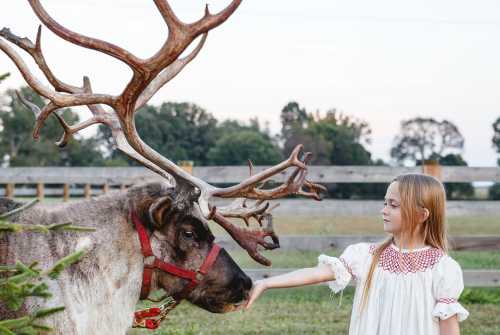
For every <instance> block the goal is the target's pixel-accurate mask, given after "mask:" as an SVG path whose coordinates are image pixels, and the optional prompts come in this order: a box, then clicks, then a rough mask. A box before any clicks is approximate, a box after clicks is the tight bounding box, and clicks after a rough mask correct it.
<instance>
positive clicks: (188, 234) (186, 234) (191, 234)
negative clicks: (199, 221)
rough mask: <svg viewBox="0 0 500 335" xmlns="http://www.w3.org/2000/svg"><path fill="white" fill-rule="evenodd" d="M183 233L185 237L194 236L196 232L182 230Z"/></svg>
mask: <svg viewBox="0 0 500 335" xmlns="http://www.w3.org/2000/svg"><path fill="white" fill-rule="evenodd" d="M182 235H184V237H185V238H193V236H194V234H193V232H192V231H188V230H184V231H183V232H182Z"/></svg>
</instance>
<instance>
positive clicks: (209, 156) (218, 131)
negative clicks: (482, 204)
mask: <svg viewBox="0 0 500 335" xmlns="http://www.w3.org/2000/svg"><path fill="white" fill-rule="evenodd" d="M6 76H7V75H0V81H1V80H2V79H5V78H6ZM19 91H20V93H21V94H22V95H23V96H25V97H26V98H28V100H30V101H32V102H33V103H35V104H37V105H39V106H42V105H44V104H45V101H44V100H43V99H42V98H41V97H40V96H38V95H37V94H36V93H34V92H33V91H32V90H31V89H30V88H28V87H22V88H20V89H19ZM60 113H62V115H63V116H64V118H65V119H66V120H68V122H69V123H75V122H78V121H79V116H78V114H77V113H76V112H75V111H73V110H71V109H69V108H68V109H64V110H63V111H61V112H60ZM280 119H281V131H280V133H279V134H277V135H272V134H271V133H270V131H269V128H268V127H267V126H266V125H262V124H261V123H260V122H259V120H258V119H257V118H254V119H250V120H248V122H246V123H244V122H241V121H237V120H224V121H220V120H217V119H216V118H215V117H214V116H213V115H212V114H211V113H209V112H207V111H206V110H205V109H204V108H202V107H201V106H198V105H196V104H193V103H174V102H165V103H162V104H161V105H159V106H153V105H146V106H144V107H143V108H142V109H141V110H140V111H138V112H137V114H136V117H135V122H136V128H137V130H138V132H139V134H140V136H141V137H142V138H143V140H144V141H145V142H146V143H148V144H149V145H150V146H151V147H152V148H154V149H155V150H157V151H158V152H159V153H161V154H162V155H164V156H165V157H168V158H169V159H171V160H172V161H174V162H179V161H185V160H189V161H192V162H193V163H194V165H195V166H210V165H245V164H247V160H248V159H249V158H250V159H251V160H252V162H253V163H254V164H255V165H272V164H276V163H278V162H279V161H281V160H282V159H284V158H285V157H287V156H288V155H289V154H290V152H291V150H292V149H293V148H294V147H295V145H297V144H298V143H303V144H304V146H305V148H306V150H307V151H312V152H313V153H314V156H313V158H312V161H311V165H386V164H388V162H384V161H382V160H381V159H373V158H372V154H371V153H370V151H369V150H368V149H367V145H368V144H370V141H371V128H370V125H369V124H368V123H367V122H366V121H363V120H359V119H357V118H354V117H352V116H349V115H347V114H345V113H342V112H339V111H338V110H336V109H331V110H327V111H326V112H323V113H319V112H318V111H316V112H310V111H308V110H307V109H306V108H305V107H303V106H301V105H300V104H299V103H298V102H293V101H292V102H289V103H287V104H286V105H285V106H284V107H283V108H282V110H281V113H280ZM33 125H34V115H33V113H32V112H31V111H30V110H28V109H27V108H26V107H24V106H23V105H22V104H21V103H20V102H19V100H18V99H17V97H16V95H15V92H14V91H13V90H7V91H5V92H4V93H3V94H1V95H0V160H1V163H2V166H12V167H14V166H127V165H135V164H136V163H135V162H134V161H132V160H130V159H128V157H126V156H124V155H123V154H121V153H120V152H119V151H117V150H114V143H113V142H112V137H111V136H110V131H109V129H108V128H107V127H105V126H99V127H98V129H97V134H96V135H95V136H93V137H90V138H85V137H82V136H76V137H75V138H73V139H72V140H71V141H70V142H69V143H68V145H67V146H66V147H65V148H62V149H61V148H59V147H57V146H56V145H54V142H56V141H57V140H58V139H59V137H60V136H61V134H62V130H61V128H60V125H59V123H58V122H57V120H56V119H55V118H49V120H47V122H46V124H45V126H44V127H43V129H42V131H41V136H40V140H39V141H38V142H35V141H34V140H33V139H32V137H31V133H32V130H33ZM492 127H493V137H492V145H493V146H494V147H495V148H496V150H497V152H498V153H500V117H499V118H498V119H497V120H496V122H495V123H494V124H493V125H492ZM464 143H465V139H464V137H463V136H462V134H461V133H460V131H459V129H458V128H457V127H456V125H454V124H453V123H452V122H450V121H447V120H443V121H438V120H435V119H433V118H422V117H416V118H412V119H408V120H404V121H402V122H401V128H400V131H399V133H398V134H397V135H396V136H395V138H394V140H393V144H392V146H391V148H390V155H391V158H392V159H393V161H394V162H396V163H398V164H405V165H421V164H422V163H423V162H427V161H433V162H438V163H439V164H441V165H467V162H466V161H465V160H464V159H463V157H462V153H463V148H464ZM498 163H499V165H500V159H499V161H498ZM385 187H386V185H385V184H332V185H328V188H329V191H330V193H331V194H334V196H335V197H338V198H355V197H358V196H362V197H365V198H366V197H371V196H373V197H374V198H379V197H380V196H381V195H383V194H384V191H385ZM446 189H447V193H448V197H449V198H452V199H456V198H468V197H471V196H472V195H473V193H474V192H473V191H474V190H473V187H472V185H471V184H469V183H448V184H446ZM490 197H491V198H494V199H500V186H499V185H494V186H493V187H492V188H491V189H490Z"/></svg>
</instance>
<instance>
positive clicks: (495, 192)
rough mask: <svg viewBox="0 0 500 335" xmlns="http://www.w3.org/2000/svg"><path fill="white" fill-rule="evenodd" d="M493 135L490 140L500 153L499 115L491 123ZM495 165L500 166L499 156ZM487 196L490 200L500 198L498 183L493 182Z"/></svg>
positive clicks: (499, 184)
mask: <svg viewBox="0 0 500 335" xmlns="http://www.w3.org/2000/svg"><path fill="white" fill-rule="evenodd" d="M492 127H493V137H492V139H491V142H492V144H493V147H494V148H495V150H496V152H497V153H499V154H500V117H499V118H498V119H496V121H495V122H494V123H493V125H492ZM497 165H498V166H500V158H499V159H498V160H497ZM489 198H490V199H491V200H500V183H495V184H493V185H492V186H491V187H490V189H489Z"/></svg>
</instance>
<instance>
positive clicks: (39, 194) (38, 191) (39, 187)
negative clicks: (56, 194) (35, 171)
mask: <svg viewBox="0 0 500 335" xmlns="http://www.w3.org/2000/svg"><path fill="white" fill-rule="evenodd" d="M43 191H44V184H43V183H37V184H36V197H37V198H38V200H39V201H42V200H43V197H44V192H43Z"/></svg>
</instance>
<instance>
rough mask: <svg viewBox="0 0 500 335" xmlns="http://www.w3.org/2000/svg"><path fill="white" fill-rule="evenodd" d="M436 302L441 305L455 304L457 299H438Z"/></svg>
mask: <svg viewBox="0 0 500 335" xmlns="http://www.w3.org/2000/svg"><path fill="white" fill-rule="evenodd" d="M437 302H438V303H439V302H440V303H443V304H454V303H456V302H457V299H453V298H441V299H438V300H437Z"/></svg>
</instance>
